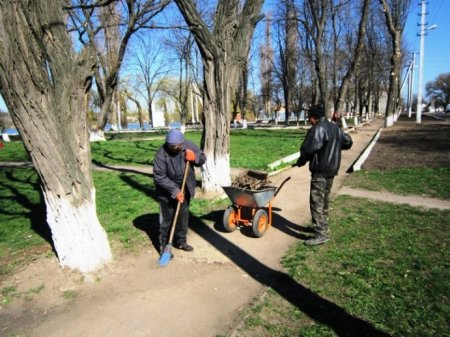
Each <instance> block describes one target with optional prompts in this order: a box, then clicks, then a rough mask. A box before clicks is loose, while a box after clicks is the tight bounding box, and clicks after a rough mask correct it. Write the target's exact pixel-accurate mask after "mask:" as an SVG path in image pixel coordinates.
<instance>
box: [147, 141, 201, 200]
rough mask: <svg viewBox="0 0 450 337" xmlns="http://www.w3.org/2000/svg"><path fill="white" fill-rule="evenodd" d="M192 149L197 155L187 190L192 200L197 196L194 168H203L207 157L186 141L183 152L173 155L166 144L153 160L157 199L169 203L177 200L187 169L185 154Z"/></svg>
mask: <svg viewBox="0 0 450 337" xmlns="http://www.w3.org/2000/svg"><path fill="white" fill-rule="evenodd" d="M186 149H190V150H192V151H194V153H195V162H193V163H192V164H191V166H190V168H189V172H188V176H187V179H186V189H187V191H188V192H189V195H190V197H191V198H193V197H194V195H195V184H196V182H195V171H194V167H193V166H202V165H203V164H204V163H205V162H206V156H205V154H204V153H203V151H202V150H200V149H199V148H198V147H197V145H195V144H194V143H193V142H191V141H190V140H186V139H185V140H184V142H183V144H182V148H181V151H180V152H178V153H176V154H173V153H171V152H170V151H169V149H168V147H167V144H166V143H165V144H164V145H163V146H162V147H161V148H160V149H159V150H158V152H157V153H156V156H155V159H154V160H153V178H154V181H155V187H156V195H157V199H158V200H159V201H162V202H166V203H167V202H169V201H171V200H172V199H175V198H176V195H177V194H178V193H179V192H180V190H181V183H182V180H183V173H184V169H185V167H186V160H185V153H186Z"/></svg>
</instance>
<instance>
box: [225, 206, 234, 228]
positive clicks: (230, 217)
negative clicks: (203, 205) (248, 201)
mask: <svg viewBox="0 0 450 337" xmlns="http://www.w3.org/2000/svg"><path fill="white" fill-rule="evenodd" d="M235 219H236V209H235V208H234V207H233V206H228V208H227V209H226V210H225V212H224V213H223V227H224V228H225V230H226V231H227V232H229V233H231V232H233V231H234V230H236V228H237V225H236V221H235Z"/></svg>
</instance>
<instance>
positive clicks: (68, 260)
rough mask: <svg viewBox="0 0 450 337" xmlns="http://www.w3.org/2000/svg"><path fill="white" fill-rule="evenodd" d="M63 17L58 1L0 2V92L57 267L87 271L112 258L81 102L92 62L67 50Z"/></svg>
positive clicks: (70, 47)
mask: <svg viewBox="0 0 450 337" xmlns="http://www.w3.org/2000/svg"><path fill="white" fill-rule="evenodd" d="M63 17H64V16H63V12H62V9H61V4H60V3H59V2H57V1H50V2H49V1H46V0H33V1H25V0H24V1H12V0H4V1H2V2H1V3H0V44H1V45H2V49H1V51H0V90H1V94H2V96H3V98H4V100H5V103H6V105H7V107H8V110H9V112H10V114H11V117H12V119H13V120H14V123H15V125H16V127H17V129H18V131H19V133H20V135H21V137H22V139H23V141H24V145H25V147H26V149H27V152H28V153H29V155H30V157H31V159H32V161H33V165H34V168H35V169H36V171H37V173H38V175H39V177H40V182H41V188H42V192H43V194H44V200H45V204H46V210H47V223H48V225H49V227H50V229H51V233H52V238H53V242H54V246H55V249H56V252H57V255H58V259H59V261H60V265H61V266H62V267H68V268H70V269H77V270H80V271H82V272H91V271H94V270H96V269H97V268H99V267H100V266H102V265H103V264H105V263H108V262H109V261H110V260H111V250H110V247H109V243H108V240H107V236H106V233H105V231H104V230H103V228H102V227H101V225H100V223H99V220H98V218H97V214H96V205H95V188H94V185H93V181H92V175H91V156H90V146H89V133H88V130H87V123H86V118H87V111H86V109H85V107H84V98H85V94H86V92H87V90H88V88H89V87H90V82H91V79H92V75H93V71H94V67H95V61H94V60H93V58H90V57H89V53H88V52H87V51H82V52H80V53H79V54H76V53H75V52H74V51H73V49H72V42H71V39H70V37H69V36H68V34H67V32H66V26H65V22H64V20H63Z"/></svg>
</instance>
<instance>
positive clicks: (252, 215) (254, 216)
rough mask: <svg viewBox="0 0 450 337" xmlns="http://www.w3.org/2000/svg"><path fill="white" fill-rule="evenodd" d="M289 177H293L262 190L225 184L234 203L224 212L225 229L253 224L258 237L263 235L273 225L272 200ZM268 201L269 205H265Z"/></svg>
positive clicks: (226, 191) (231, 229) (234, 228)
mask: <svg viewBox="0 0 450 337" xmlns="http://www.w3.org/2000/svg"><path fill="white" fill-rule="evenodd" d="M289 179H291V177H288V178H286V179H285V180H284V181H283V182H282V183H281V185H280V186H279V187H275V186H267V187H266V188H264V189H262V190H250V189H245V188H239V187H234V186H223V187H222V188H223V190H224V191H225V193H226V194H227V196H228V198H229V199H230V200H231V202H232V203H233V205H231V206H228V207H227V209H226V210H225V212H224V214H223V226H224V228H225V230H226V231H227V232H233V231H234V230H236V228H237V227H238V226H252V230H253V233H254V234H255V236H256V237H258V238H260V237H261V236H263V235H264V234H265V232H266V231H267V229H269V227H270V226H271V225H272V202H273V200H274V199H275V197H276V196H277V194H278V192H279V191H280V189H281V187H283V185H284V184H285V183H286V182H287V181H288V180H289ZM267 203H268V204H269V206H268V207H265V205H266V204H267Z"/></svg>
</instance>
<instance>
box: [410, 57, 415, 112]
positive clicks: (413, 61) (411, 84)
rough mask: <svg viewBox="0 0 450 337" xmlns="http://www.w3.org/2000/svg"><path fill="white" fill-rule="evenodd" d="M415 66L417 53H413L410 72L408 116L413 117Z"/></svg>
mask: <svg viewBox="0 0 450 337" xmlns="http://www.w3.org/2000/svg"><path fill="white" fill-rule="evenodd" d="M415 67H416V53H413V60H412V65H411V72H410V73H409V90H408V118H411V113H412V102H413V88H414V68H415Z"/></svg>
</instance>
